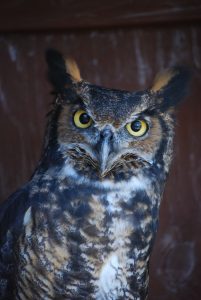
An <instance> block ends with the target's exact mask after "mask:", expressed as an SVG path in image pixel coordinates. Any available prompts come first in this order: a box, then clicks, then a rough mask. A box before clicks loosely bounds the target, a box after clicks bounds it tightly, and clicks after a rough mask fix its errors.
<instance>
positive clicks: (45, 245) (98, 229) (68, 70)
mask: <svg viewBox="0 0 201 300" xmlns="http://www.w3.org/2000/svg"><path fill="white" fill-rule="evenodd" d="M47 61H48V64H49V68H50V73H49V78H50V80H51V81H52V83H53V84H54V86H55V91H56V93H57V97H56V101H55V103H54V107H53V110H52V112H51V113H50V115H49V120H48V126H47V130H46V136H45V143H44V151H43V154H42V157H41V160H40V162H39V165H38V167H37V169H36V171H35V173H34V175H33V177H32V179H31V180H30V181H29V182H28V183H27V184H26V185H25V186H24V187H22V188H21V189H20V190H18V191H17V192H16V193H15V194H14V195H12V196H11V197H10V198H9V199H8V200H7V201H5V203H4V204H3V205H2V207H1V213H0V222H1V229H0V237H1V239H0V241H1V242H0V245H1V250H0V278H1V280H0V295H1V299H10V300H11V299H12V300H14V299H20V300H25V299H26V300H27V299H37V300H39V299H41V300H42V299H43V300H49V299H72V300H73V299H77V300H81V299H88V300H90V299H97V300H104V299H105V300H110V299H111V300H120V299H133V300H137V299H138V300H143V299H146V297H147V290H148V263H149V256H150V252H151V249H152V245H153V241H154V237H155V234H156V230H157V226H158V211H159V205H160V200H161V196H162V192H163V189H164V184H165V180H166V177H167V174H168V171H169V166H170V162H171V157H172V151H173V149H172V144H173V136H174V124H175V118H174V107H175V105H176V104H177V103H178V102H179V101H180V100H181V98H182V97H183V94H184V91H185V87H186V85H187V81H188V78H189V75H188V72H187V71H186V70H185V69H184V68H174V69H171V70H168V71H167V72H165V73H163V74H162V75H160V76H159V77H158V78H157V79H156V80H155V82H154V84H153V86H152V88H151V89H147V90H145V91H140V92H128V91H121V90H113V89H106V88H103V87H100V86H96V85H92V84H90V83H88V82H86V81H84V80H82V79H81V76H80V72H79V69H78V67H77V65H76V63H75V62H73V61H72V60H67V61H66V63H65V61H64V59H63V58H62V56H61V55H60V54H59V53H57V52H56V51H53V50H50V51H49V52H48V54H47Z"/></svg>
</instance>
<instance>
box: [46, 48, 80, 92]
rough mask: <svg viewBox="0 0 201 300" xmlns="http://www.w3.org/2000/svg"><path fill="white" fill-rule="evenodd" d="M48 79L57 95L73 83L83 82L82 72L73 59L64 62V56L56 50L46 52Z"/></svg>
mask: <svg viewBox="0 0 201 300" xmlns="http://www.w3.org/2000/svg"><path fill="white" fill-rule="evenodd" d="M46 61H47V64H48V78H49V80H50V82H51V83H52V85H53V86H54V88H55V91H56V92H57V93H62V92H63V91H64V90H65V89H66V88H67V87H69V86H71V85H72V84H73V83H77V82H79V81H81V77H80V71H79V69H78V66H77V64H76V62H75V61H74V60H72V59H67V60H66V61H65V60H64V58H63V56H62V54H61V53H60V52H59V51H57V50H55V49H48V50H47V51H46Z"/></svg>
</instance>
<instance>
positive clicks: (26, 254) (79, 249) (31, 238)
mask: <svg viewBox="0 0 201 300" xmlns="http://www.w3.org/2000/svg"><path fill="white" fill-rule="evenodd" d="M43 196H44V201H40V204H39V205H38V206H33V207H30V208H29V209H28V210H27V212H26V213H25V215H24V222H23V232H22V234H21V237H20V239H19V241H18V249H19V252H18V275H17V293H19V294H20V295H21V296H20V298H19V299H26V297H29V298H30V299H31V297H35V296H34V295H38V298H37V299H52V297H56V296H57V295H60V296H61V295H62V296H61V299H86V295H87V299H97V300H98V299H100V300H102V299H114V300H115V299H120V298H119V297H122V299H138V298H137V297H138V293H137V294H136V290H139V295H140V294H141V293H143V291H144V290H145V289H146V287H147V271H146V270H147V262H148V256H149V248H150V247H149V244H150V240H151V239H152V238H153V222H152V218H151V213H152V207H151V205H150V200H149V197H148V196H147V194H146V193H145V192H144V191H143V190H139V191H132V190H130V191H124V190H118V191H116V190H104V189H97V188H95V187H90V188H89V187H88V186H80V187H79V189H78V187H77V186H76V187H74V188H68V187H66V188H63V189H61V188H60V189H55V191H51V193H50V192H47V194H46V195H45V193H44V195H43ZM40 197H41V193H40ZM30 282H31V287H32V288H31V289H30ZM25 291H27V292H26V293H29V295H25ZM41 295H42V296H43V297H46V298H41ZM105 295H107V297H108V298H107V297H106V296H105ZM48 297H49V298H48ZM62 297H63V298H62ZM73 297H74V298H73ZM76 297H77V298H76ZM90 297H91V298H90ZM105 297H106V298H105ZM139 299H140V298H139Z"/></svg>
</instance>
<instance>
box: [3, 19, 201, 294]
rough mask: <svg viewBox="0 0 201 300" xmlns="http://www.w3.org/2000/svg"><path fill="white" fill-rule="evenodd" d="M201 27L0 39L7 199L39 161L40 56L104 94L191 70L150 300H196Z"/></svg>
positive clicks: (43, 103) (45, 90)
mask: <svg viewBox="0 0 201 300" xmlns="http://www.w3.org/2000/svg"><path fill="white" fill-rule="evenodd" d="M200 37H201V28H200V26H198V25H197V26H196V25H195V26H176V27H174V26H172V27H171V28H166V27H165V26H164V27H160V28H157V27H149V28H148V27H146V28H144V29H140V28H138V29H136V28H135V29H134V28H133V29H132V28H130V29H124V30H104V31H94V30H92V31H84V32H77V31H76V32H67V33H65V32H63V33H57V34H55V33H54V34H42V33H40V34H30V33H29V34H9V35H1V36H0V58H1V61H0V141H1V145H0V157H1V161H0V192H1V199H2V200H3V199H5V198H6V197H7V196H8V195H9V194H10V193H11V192H13V191H14V190H15V189H16V188H17V187H19V186H20V185H21V184H23V183H24V182H25V181H26V180H28V178H29V177H30V176H31V173H32V171H33V170H34V167H35V166H36V164H37V160H38V158H39V155H40V150H41V145H42V137H43V133H44V126H45V115H46V113H47V112H48V110H49V109H50V103H51V101H52V96H51V95H50V91H51V87H50V85H49V84H48V83H47V81H46V79H45V78H46V70H47V68H46V64H45V60H44V52H45V49H46V48H48V47H55V48H57V49H60V50H61V51H62V52H63V53H64V54H66V55H70V56H74V57H75V58H76V59H77V61H78V62H79V65H80V68H81V71H82V76H83V78H86V79H87V80H89V81H91V82H94V83H97V84H102V85H105V86H108V87H114V88H123V89H129V90H134V89H142V88H145V87H147V86H149V85H150V83H151V81H152V79H153V77H154V75H155V73H156V72H157V71H159V70H161V69H163V68H165V67H168V66H170V65H174V64H190V65H192V66H194V67H195V68H196V69H197V74H196V75H195V79H194V82H193V86H192V92H191V95H189V97H188V99H187V101H186V102H185V103H184V104H183V106H182V107H181V110H180V111H179V114H178V122H177V123H178V125H177V138H176V147H175V158H174V162H173V167H172V170H171V174H170V177H169V181H168V185H167V188H166V192H165V196H164V200H163V202H162V206H161V215H160V228H159V234H158V238H157V242H156V245H155V249H154V252H153V256H152V263H151V271H150V272H151V285H150V297H149V299H150V300H189V299H191V300H199V299H201V297H200V294H201V286H200V278H201V235H200V229H201V217H200V215H201V199H200V198H201V197H200V195H201V154H200V153H201V139H200V132H201V118H200V115H201V102H200V86H201V72H200V69H201V39H200Z"/></svg>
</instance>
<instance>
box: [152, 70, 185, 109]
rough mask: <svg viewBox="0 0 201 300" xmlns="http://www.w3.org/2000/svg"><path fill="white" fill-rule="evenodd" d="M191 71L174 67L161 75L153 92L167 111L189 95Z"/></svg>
mask: <svg viewBox="0 0 201 300" xmlns="http://www.w3.org/2000/svg"><path fill="white" fill-rule="evenodd" d="M190 79H191V71H190V69H189V68H186V67H174V68H171V69H167V70H165V71H164V72H162V73H159V74H158V75H157V76H156V78H155V80H154V83H153V86H152V88H151V91H152V92H153V93H155V94H156V96H157V98H158V100H159V103H160V105H161V106H162V107H163V108H164V109H167V108H168V107H172V106H176V105H177V104H178V103H179V102H180V101H181V100H182V99H183V98H184V97H185V96H186V94H187V92H188V90H189V81H190Z"/></svg>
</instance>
